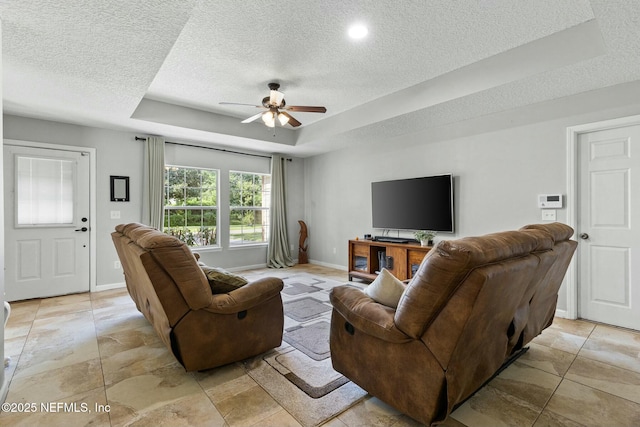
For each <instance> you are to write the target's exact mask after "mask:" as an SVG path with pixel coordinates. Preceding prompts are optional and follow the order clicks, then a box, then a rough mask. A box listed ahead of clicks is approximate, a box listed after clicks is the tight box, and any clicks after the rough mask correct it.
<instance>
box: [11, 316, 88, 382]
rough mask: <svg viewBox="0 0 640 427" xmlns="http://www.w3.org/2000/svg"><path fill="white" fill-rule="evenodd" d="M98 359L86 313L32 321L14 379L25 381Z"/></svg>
mask: <svg viewBox="0 0 640 427" xmlns="http://www.w3.org/2000/svg"><path fill="white" fill-rule="evenodd" d="M98 357H100V355H99V352H98V340H97V338H96V335H95V327H94V326H93V317H92V315H91V313H90V312H78V313H72V314H68V315H64V316H58V317H54V318H50V319H36V320H35V321H34V326H33V328H32V330H31V332H30V333H29V336H28V337H27V341H26V343H25V345H24V350H23V352H22V354H21V356H20V359H19V362H18V365H17V368H16V373H15V377H16V378H18V377H26V376H31V375H35V374H38V373H42V372H45V371H48V370H52V369H58V368H62V367H65V366H70V365H74V364H76V363H80V362H85V361H87V360H91V359H95V358H98Z"/></svg>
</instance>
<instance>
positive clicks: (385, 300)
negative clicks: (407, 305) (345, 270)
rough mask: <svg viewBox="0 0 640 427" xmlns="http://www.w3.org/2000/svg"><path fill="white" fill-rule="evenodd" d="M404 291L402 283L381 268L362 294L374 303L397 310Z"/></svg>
mask: <svg viewBox="0 0 640 427" xmlns="http://www.w3.org/2000/svg"><path fill="white" fill-rule="evenodd" d="M404 289H405V285H404V283H402V282H401V281H400V279H398V278H397V277H395V276H394V275H393V274H391V273H390V272H389V270H387V269H386V268H383V269H382V271H380V274H378V277H376V279H375V280H374V281H373V282H371V284H370V285H369V286H367V288H366V289H365V290H364V293H365V294H367V295H368V296H369V297H370V298H371V299H373V300H374V301H375V302H378V303H380V304H382V305H386V306H387V307H392V308H397V307H398V301H400V297H402V293H403V292H404Z"/></svg>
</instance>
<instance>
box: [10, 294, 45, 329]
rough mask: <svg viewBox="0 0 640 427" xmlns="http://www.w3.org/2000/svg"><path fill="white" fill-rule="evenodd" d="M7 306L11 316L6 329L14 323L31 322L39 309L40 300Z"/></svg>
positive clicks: (18, 302) (19, 302)
mask: <svg viewBox="0 0 640 427" xmlns="http://www.w3.org/2000/svg"><path fill="white" fill-rule="evenodd" d="M9 305H10V306H11V314H10V315H9V320H8V321H7V328H10V327H12V326H13V324H14V323H23V322H29V323H31V322H33V319H35V318H36V313H37V312H38V308H39V307H40V300H39V299H37V300H26V301H17V302H10V303H9Z"/></svg>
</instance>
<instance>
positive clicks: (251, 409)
mask: <svg viewBox="0 0 640 427" xmlns="http://www.w3.org/2000/svg"><path fill="white" fill-rule="evenodd" d="M215 405H216V407H217V408H218V410H219V411H220V413H221V414H222V416H223V417H224V420H225V421H226V422H227V424H229V426H230V427H235V426H252V425H254V424H258V423H260V422H261V421H263V420H265V419H267V418H269V417H271V416H273V415H275V414H276V413H278V412H279V411H280V410H282V407H281V406H280V405H278V403H277V402H276V401H275V400H273V398H272V397H271V396H269V395H268V394H267V392H266V391H264V390H263V389H262V388H261V387H259V386H257V385H256V386H254V387H251V388H249V389H247V390H244V391H242V392H240V393H237V394H235V395H233V396H231V397H229V398H227V399H225V400H222V401H220V402H216V404H215Z"/></svg>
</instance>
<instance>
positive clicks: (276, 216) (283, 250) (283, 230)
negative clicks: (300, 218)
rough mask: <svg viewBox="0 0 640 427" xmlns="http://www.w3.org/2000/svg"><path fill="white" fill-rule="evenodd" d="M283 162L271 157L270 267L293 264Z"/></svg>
mask: <svg viewBox="0 0 640 427" xmlns="http://www.w3.org/2000/svg"><path fill="white" fill-rule="evenodd" d="M284 163H285V161H284V159H283V158H282V157H281V156H277V155H274V156H272V157H271V228H270V231H269V250H268V251H267V265H268V266H269V267H271V268H284V267H291V266H292V265H293V264H294V263H293V259H292V258H291V251H290V250H289V237H288V236H287V215H286V202H285V190H284V187H285V185H284Z"/></svg>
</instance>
